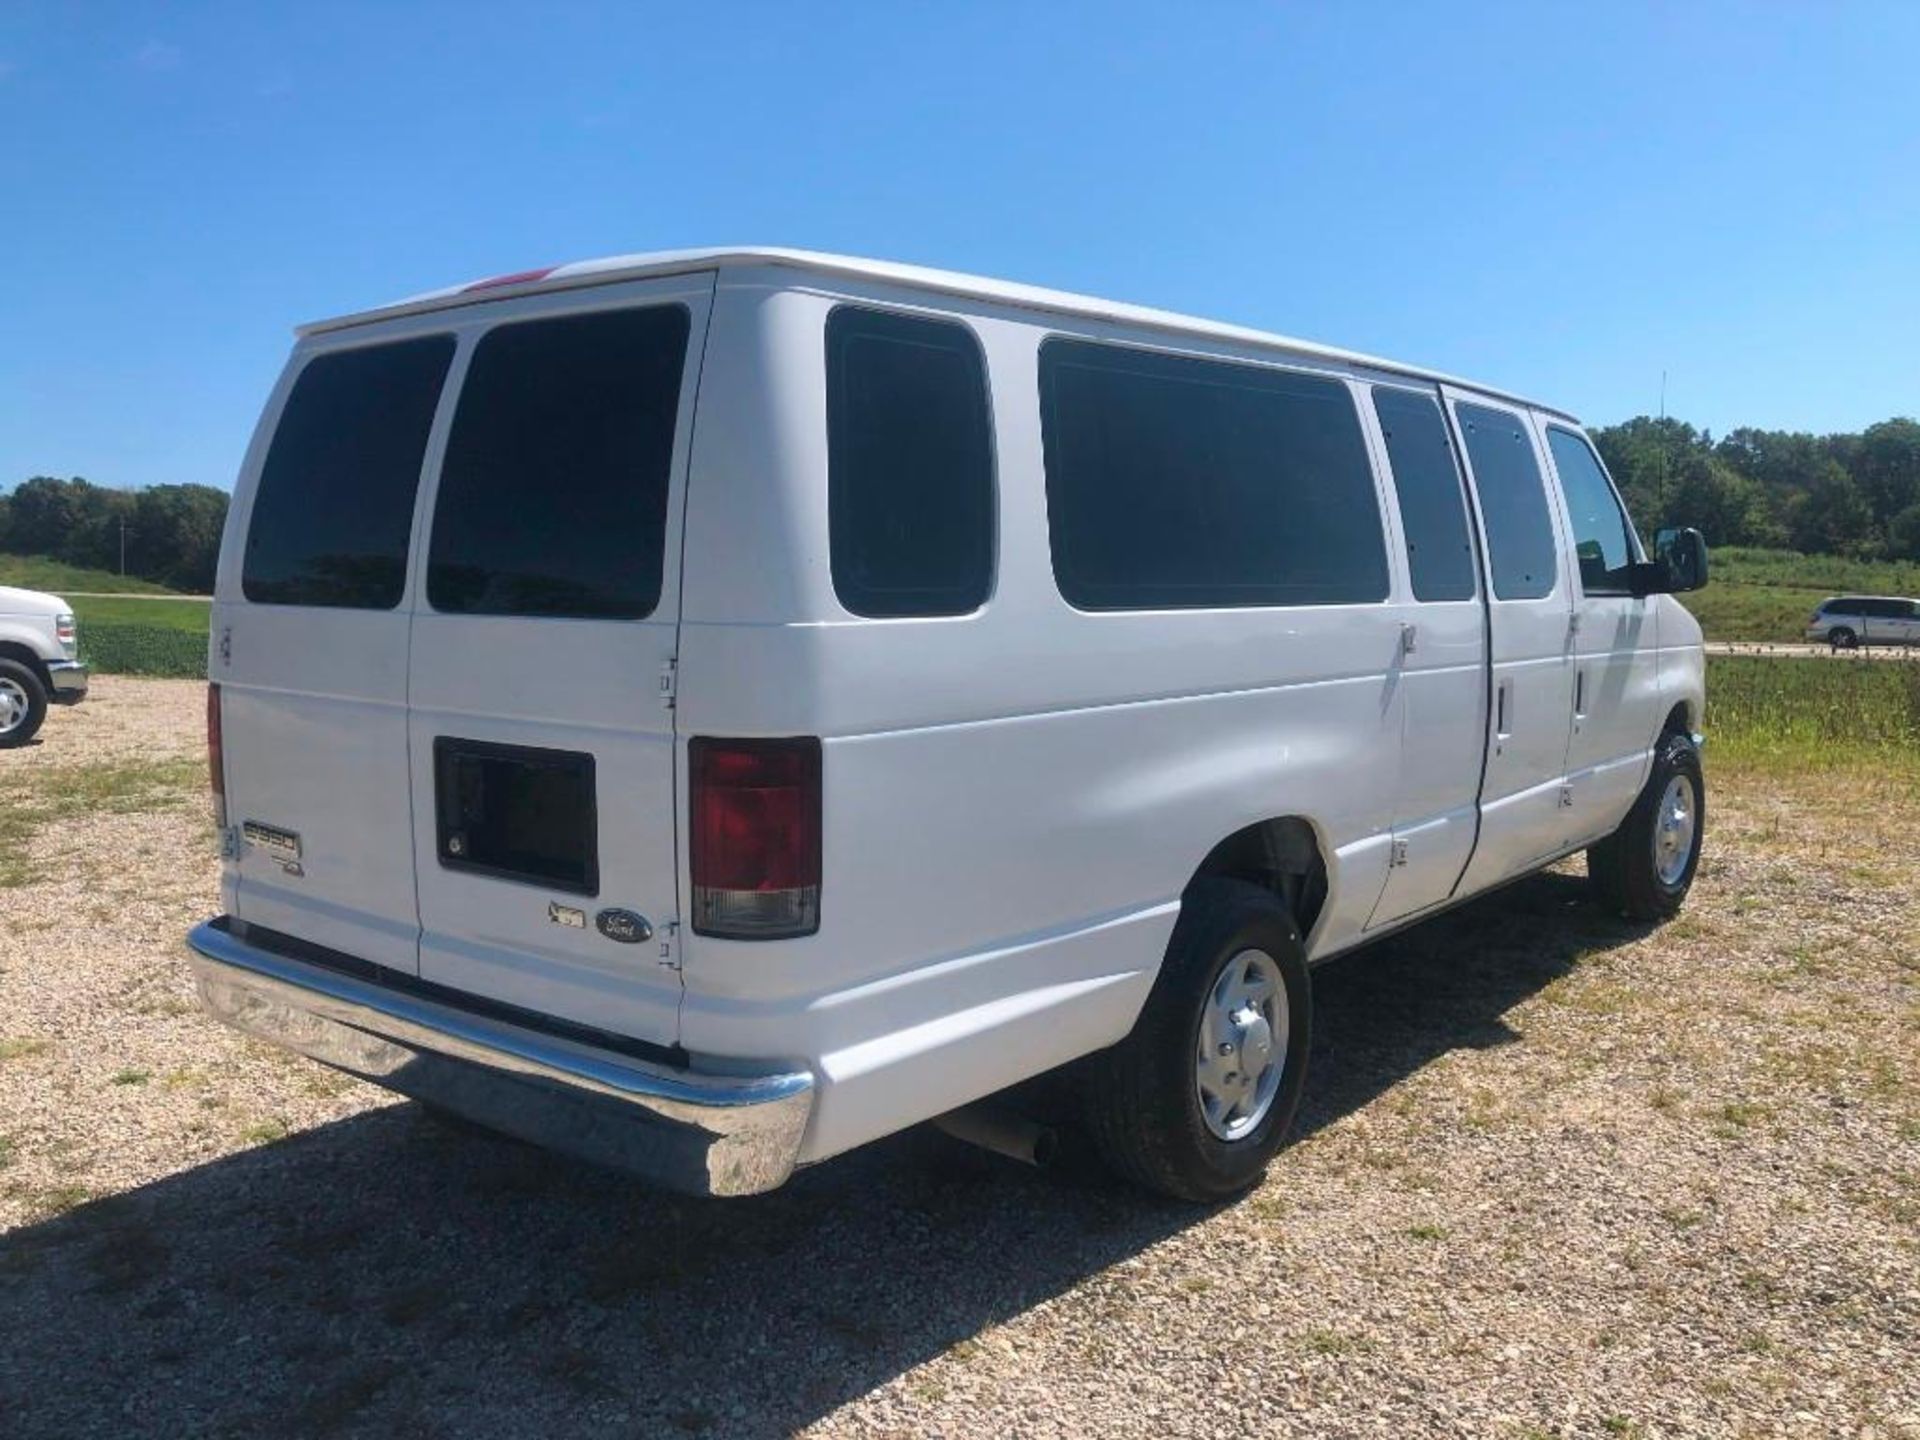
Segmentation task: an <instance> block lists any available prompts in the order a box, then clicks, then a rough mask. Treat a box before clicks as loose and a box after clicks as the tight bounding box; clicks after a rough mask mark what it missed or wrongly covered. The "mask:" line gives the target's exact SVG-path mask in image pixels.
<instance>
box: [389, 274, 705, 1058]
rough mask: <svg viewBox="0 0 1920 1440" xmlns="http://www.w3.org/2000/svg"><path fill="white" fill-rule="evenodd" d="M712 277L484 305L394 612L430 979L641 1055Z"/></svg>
mask: <svg viewBox="0 0 1920 1440" xmlns="http://www.w3.org/2000/svg"><path fill="white" fill-rule="evenodd" d="M712 297H713V276H712V274H711V273H707V274H702V275H697V276H688V277H675V278H670V279H662V280H651V281H645V282H641V283H637V284H631V285H622V286H617V287H607V288H604V289H594V290H589V291H582V292H578V293H574V294H564V295H558V296H555V295H545V296H535V297H530V298H529V299H527V300H521V301H509V302H503V303H502V304H499V305H497V306H488V307H486V310H485V312H484V313H483V314H482V315H480V316H479V317H478V318H477V319H476V320H475V321H474V322H473V323H472V324H470V325H469V326H468V327H467V328H466V329H465V330H464V332H463V334H462V336H461V356H460V358H461V364H460V366H459V367H458V374H457V376H456V381H457V383H458V385H459V393H458V398H457V400H456V401H455V402H454V405H453V414H452V418H451V423H450V425H449V427H448V432H447V437H446V443H445V455H444V459H443V461H442V464H441V466H440V472H439V477H438V485H437V489H436V492H435V494H434V497H433V502H432V517H431V522H430V524H429V525H428V526H427V527H426V536H425V548H426V555H425V568H424V583H423V585H422V593H421V598H420V603H419V606H418V609H417V613H416V614H415V617H414V621H413V636H412V666H411V711H410V715H409V726H410V739H411V746H410V749H411V755H412V801H413V813H414V816H415V817H416V821H415V829H414V862H415V863H414V870H415V873H416V875H417V884H418V890H419V897H420V924H421V935H420V974H421V977H422V978H423V979H426V980H429V981H434V982H437V983H440V984H444V985H449V986H452V987H454V988H456V989H459V990H462V991H465V992H468V993H471V994H475V995H480V996H485V997H488V998H491V999H495V1000H499V1001H503V1002H506V1003H508V1004H512V1005H516V1006H520V1007H523V1008H525V1009H528V1010H532V1011H537V1012H540V1013H543V1014H547V1015H553V1016H558V1017H561V1018H563V1019H567V1020H571V1021H575V1022H578V1023H581V1024H586V1025H591V1026H594V1027H596V1028H599V1029H604V1030H610V1031H614V1032H617V1033H620V1034H624V1035H631V1036H634V1037H636V1038H639V1039H642V1040H647V1041H651V1042H654V1043H658V1044H672V1043H674V1041H675V1039H676V1038H677V1033H678V1018H679V1002H680V983H679V975H678V972H677V970H675V969H674V968H673V967H672V958H673V957H672V956H671V954H670V953H663V945H664V944H665V943H666V942H668V941H669V939H670V937H671V934H672V930H671V927H672V925H673V924H674V922H675V920H676V918H677V916H678V914H679V905H678V901H677V897H676V894H675V879H676V873H675V865H674V853H675V844H676V814H677V806H676V803H675V752H674V724H673V711H672V708H671V677H672V673H673V668H672V667H673V664H674V659H675V653H676V645H677V640H678V622H679V609H680V605H679V600H680V528H681V518H682V515H683V512H684V504H683V496H684V492H685V485H686V474H687V460H688V449H689V442H690V439H691V435H692V428H693V426H692V420H693V409H694V398H695V390H696V388H697V380H698V376H699V373H700V357H701V350H702V345H703V342H704V338H705V334H706V322H707V315H708V311H709V308H710V306H711V304H712Z"/></svg>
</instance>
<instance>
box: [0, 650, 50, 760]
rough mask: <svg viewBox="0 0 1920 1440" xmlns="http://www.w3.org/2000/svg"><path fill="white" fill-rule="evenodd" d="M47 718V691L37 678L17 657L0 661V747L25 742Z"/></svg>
mask: <svg viewBox="0 0 1920 1440" xmlns="http://www.w3.org/2000/svg"><path fill="white" fill-rule="evenodd" d="M46 718H47V691H46V687H45V686H44V685H42V684H41V683H40V677H39V676H38V675H36V674H34V673H33V671H31V670H29V669H28V668H27V667H26V666H25V665H22V664H21V663H20V662H19V661H18V660H0V750H11V749H12V748H13V747H14V746H16V745H24V744H26V743H27V742H28V741H29V740H31V739H33V737H34V736H35V735H36V734H38V733H39V730H40V722H41V721H43V720H45V719H46Z"/></svg>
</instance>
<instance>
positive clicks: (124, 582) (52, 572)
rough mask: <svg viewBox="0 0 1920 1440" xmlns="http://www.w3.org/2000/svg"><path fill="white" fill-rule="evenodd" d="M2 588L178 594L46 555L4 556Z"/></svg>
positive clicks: (1, 559) (0, 573) (1, 558)
mask: <svg viewBox="0 0 1920 1440" xmlns="http://www.w3.org/2000/svg"><path fill="white" fill-rule="evenodd" d="M0 585H14V586H18V587H19V588H20V589H22V590H50V591H52V592H53V593H54V594H55V595H63V594H65V593H66V592H67V591H69V590H98V591H101V592H103V593H106V594H112V595H171V594H173V593H174V592H173V591H171V590H169V589H168V588H167V587H166V586H164V585H156V584H154V583H153V582H152V581H151V580H135V579H134V578H133V577H132V576H130V575H115V574H114V573H113V572H112V571H111V570H86V569H82V568H81V567H80V566H78V565H69V564H67V563H66V562H65V561H62V560H49V559H48V558H47V557H46V556H44V555H0Z"/></svg>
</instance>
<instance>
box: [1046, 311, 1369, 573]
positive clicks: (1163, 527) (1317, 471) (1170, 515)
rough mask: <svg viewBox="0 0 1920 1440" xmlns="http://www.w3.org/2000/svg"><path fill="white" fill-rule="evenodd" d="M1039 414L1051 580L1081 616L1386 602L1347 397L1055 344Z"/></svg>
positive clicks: (1150, 357)
mask: <svg viewBox="0 0 1920 1440" xmlns="http://www.w3.org/2000/svg"><path fill="white" fill-rule="evenodd" d="M1040 406H1041V408H1040V414H1041V429H1042V434H1043V438H1044V441H1045V447H1046V467H1047V516H1048V523H1049V530H1050V535H1051V543H1052V546H1053V567H1054V574H1055V577H1056V579H1057V581H1058V583H1059V586H1060V593H1061V594H1062V595H1064V596H1065V597H1066V599H1067V600H1068V601H1069V602H1070V603H1072V604H1074V605H1077V606H1079V607H1081V608H1082V609H1086V610H1123V609H1157V608H1162V607H1173V606H1197V605H1335V604H1343V603H1349V602H1356V601H1368V600H1382V599H1385V598H1386V594H1387V553H1386V542H1385V540H1384V538H1383V536H1382V532H1381V527H1380V506H1379V501H1378V498H1377V495H1376V493H1375V490H1374V484H1373V475H1372V471H1371V469H1370V467H1369V465H1368V463H1367V451H1366V445H1365V443H1364V442H1363V440H1362V439H1361V432H1360V417H1359V415H1358V414H1357V413H1356V412H1355V410H1354V408H1353V399H1352V396H1351V395H1350V394H1349V393H1348V391H1347V388H1346V387H1345V386H1344V385H1341V384H1339V383H1337V382H1334V381H1330V380H1322V379H1318V378H1316V377H1313V376H1309V375H1296V374H1291V373H1288V372H1286V371H1282V370H1270V369H1264V368H1259V367H1255V366H1251V365H1231V364H1222V363H1219V362H1215V361H1207V360H1191V359H1186V358H1184V357H1180V356H1173V355H1160V354H1153V353H1149V352H1144V351H1139V350H1129V349H1123V348H1121V347H1119V346H1113V345H1092V344H1087V343H1084V342H1081V341H1070V340H1050V341H1048V342H1047V343H1046V344H1045V345H1043V346H1042V347H1041V350H1040Z"/></svg>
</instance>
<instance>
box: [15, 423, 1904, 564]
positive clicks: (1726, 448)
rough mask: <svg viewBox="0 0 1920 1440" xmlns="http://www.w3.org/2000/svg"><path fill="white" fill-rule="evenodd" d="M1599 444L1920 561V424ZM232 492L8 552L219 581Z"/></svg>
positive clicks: (66, 522)
mask: <svg viewBox="0 0 1920 1440" xmlns="http://www.w3.org/2000/svg"><path fill="white" fill-rule="evenodd" d="M1592 434H1593V438H1594V443H1595V444H1597V445H1598V446H1599V447H1600V454H1601V456H1602V457H1603V458H1604V459H1605V460H1606V462H1607V468H1608V469H1609V470H1611V471H1612V472H1613V478H1614V480H1615V482H1616V483H1617V484H1618V485H1619V486H1620V489H1621V492H1622V494H1624V495H1625V497H1626V501H1627V508H1628V509H1629V510H1631V511H1632V512H1633V516H1634V518H1635V520H1637V521H1638V522H1639V524H1640V526H1641V528H1642V529H1643V530H1645V531H1646V532H1647V533H1649V534H1651V533H1652V532H1653V531H1654V530H1657V529H1659V528H1660V527H1661V526H1663V525H1696V526H1698V527H1699V528H1700V529H1701V530H1702V531H1703V532H1704V533H1705V535H1706V537H1707V541H1708V543H1709V544H1713V545H1762V546H1768V547H1772V548H1779V549H1788V550H1800V551H1805V552H1807V553H1809V554H1824V555H1848V556H1854V557H1857V558H1860V559H1889V560H1920V423H1916V422H1914V421H1912V420H1908V419H1904V418H1900V419H1893V420H1883V421H1881V422H1880V423H1879V424H1877V425H1870V426H1868V427H1867V428H1866V429H1865V430H1863V431H1861V432H1859V433H1858V434H1834V435H1809V434H1805V433H1802V432H1797V431H1787V430H1754V429H1748V428H1742V429H1739V430H1734V431H1732V432H1730V433H1729V434H1727V435H1725V436H1724V437H1722V438H1721V439H1719V440H1715V439H1714V438H1713V436H1712V435H1711V434H1710V433H1709V432H1707V431H1705V430H1696V429H1695V428H1694V427H1693V426H1691V425H1689V424H1687V423H1686V422H1685V421H1684V420H1676V419H1671V418H1664V417H1663V418H1661V419H1654V418H1653V417H1652V416H1649V415H1636V416H1635V417H1634V418H1633V419H1631V420H1628V421H1626V422H1624V423H1623V424H1619V425H1606V426H1602V427H1600V428H1598V429H1595V430H1594V431H1593V432H1592ZM227 499H228V497H227V493H226V491H224V490H217V489H215V488H214V487H213V486H211V485H153V486H149V487H148V488H147V489H144V490H115V489H112V488H110V487H108V486H104V485H94V484H92V483H90V482H88V481H86V480H81V479H77V478H76V479H71V480H59V479H55V478H54V477H52V476H49V475H36V476H34V477H33V479H31V480H27V481H24V482H22V483H21V484H20V485H19V486H17V487H16V488H15V489H14V491H13V493H12V494H11V495H0V551H7V552H11V553H13V554H16V555H48V556H51V557H53V558H54V559H56V560H64V561H66V562H67V563H68V564H70V565H84V566H87V567H89V568H91V569H98V570H115V571H117V570H119V569H120V567H121V548H120V547H121V540H122V526H123V525H124V527H125V542H126V551H125V555H126V571H127V573H128V574H129V575H135V576H138V577H139V578H140V579H142V580H153V581H157V582H158V583H160V584H162V585H169V586H172V587H173V588H175V589H179V590H194V591H208V590H211V589H212V588H213V570H214V563H215V561H216V559H217V558H218V556H219V553H220V531H221V528H222V527H223V526H224V525H225V524H226V519H227Z"/></svg>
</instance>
